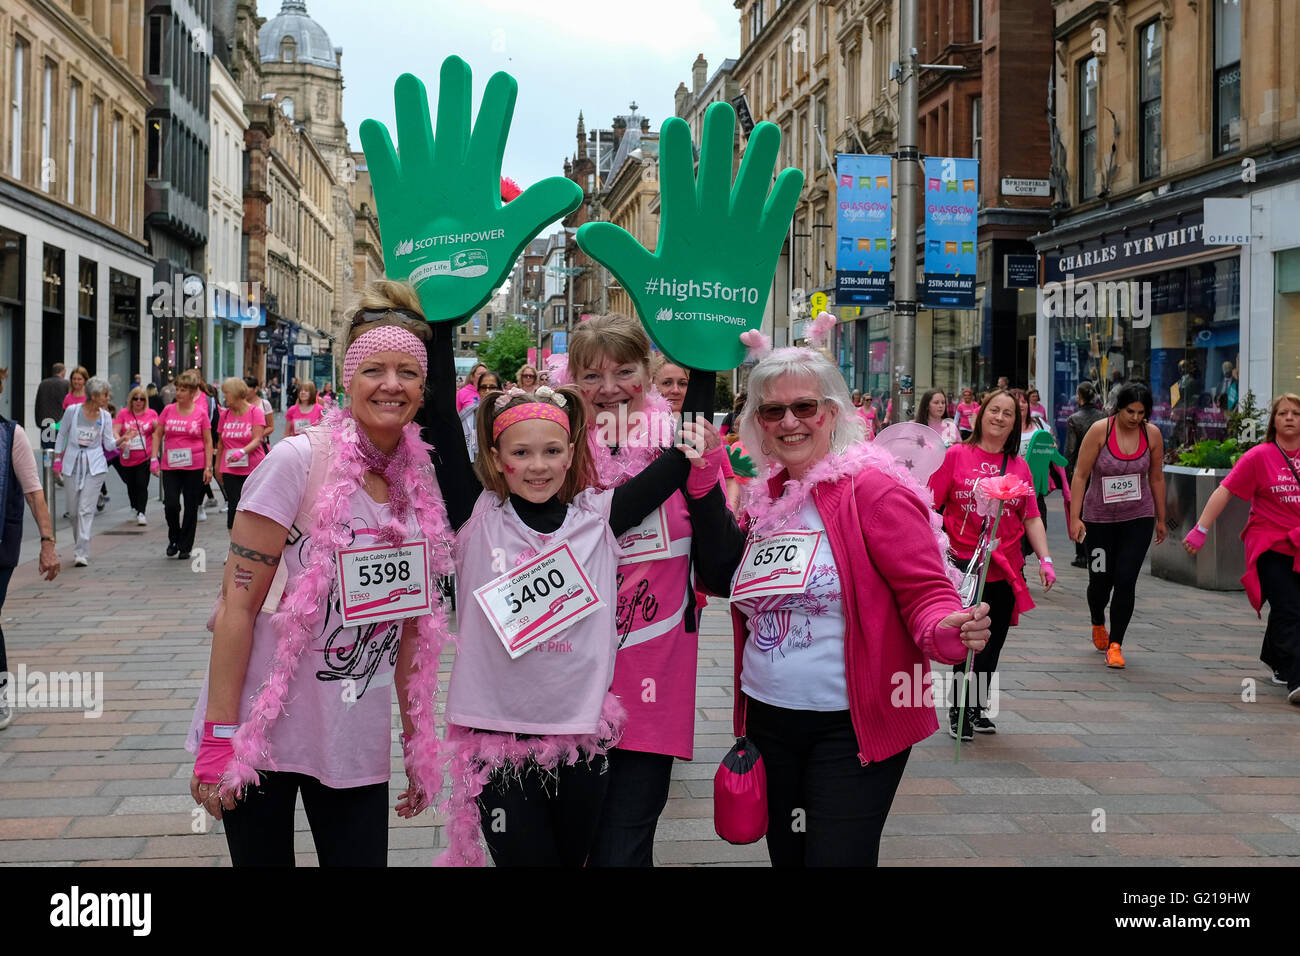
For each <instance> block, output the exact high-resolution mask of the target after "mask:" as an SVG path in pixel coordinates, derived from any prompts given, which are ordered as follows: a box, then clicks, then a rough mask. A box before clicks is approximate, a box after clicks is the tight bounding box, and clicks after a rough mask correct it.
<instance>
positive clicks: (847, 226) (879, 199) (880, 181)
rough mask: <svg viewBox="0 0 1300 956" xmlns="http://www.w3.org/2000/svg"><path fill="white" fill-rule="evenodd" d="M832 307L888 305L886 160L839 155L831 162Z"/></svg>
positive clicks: (890, 225)
mask: <svg viewBox="0 0 1300 956" xmlns="http://www.w3.org/2000/svg"><path fill="white" fill-rule="evenodd" d="M835 169H836V174H837V176H838V177H839V178H838V180H837V198H838V203H837V212H836V216H835V303H836V305H888V304H889V260H890V252H891V248H890V245H891V240H890V231H891V229H892V228H893V202H892V198H893V192H892V180H891V178H890V157H888V156H863V155H857V154H853V153H840V154H839V156H838V157H837V158H836V162H835Z"/></svg>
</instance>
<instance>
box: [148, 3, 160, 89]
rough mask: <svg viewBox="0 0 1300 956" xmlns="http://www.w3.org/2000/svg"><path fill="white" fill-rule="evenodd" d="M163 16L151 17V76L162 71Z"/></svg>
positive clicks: (149, 68)
mask: <svg viewBox="0 0 1300 956" xmlns="http://www.w3.org/2000/svg"><path fill="white" fill-rule="evenodd" d="M162 34H163V26H162V17H150V18H149V65H148V67H147V69H148V71H149V75H150V76H157V75H158V74H159V73H161V72H162Z"/></svg>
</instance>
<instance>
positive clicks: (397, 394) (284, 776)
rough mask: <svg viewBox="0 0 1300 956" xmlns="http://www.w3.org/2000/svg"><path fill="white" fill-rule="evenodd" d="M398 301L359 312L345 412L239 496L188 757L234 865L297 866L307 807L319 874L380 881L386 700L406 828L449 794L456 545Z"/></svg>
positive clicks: (421, 348) (293, 445) (269, 464)
mask: <svg viewBox="0 0 1300 956" xmlns="http://www.w3.org/2000/svg"><path fill="white" fill-rule="evenodd" d="M405 289H406V287H403V286H399V285H397V284H396V283H388V282H382V281H381V282H379V283H376V285H375V286H374V287H372V288H371V289H370V290H367V293H366V295H365V296H363V300H362V302H363V306H372V308H366V309H363V310H362V311H361V312H360V313H359V314H358V316H357V319H356V320H354V324H353V328H352V330H351V331H350V333H349V339H350V340H351V342H350V344H349V347H348V351H347V356H346V359H345V361H344V366H343V381H344V383H345V388H346V390H347V392H348V394H349V396H350V398H351V404H350V408H349V409H348V410H346V411H343V410H338V409H335V410H331V411H330V412H329V413H328V414H327V415H326V416H325V418H324V420H323V421H322V423H321V424H320V425H318V426H316V427H313V428H311V429H309V430H308V432H307V433H306V434H304V435H299V436H296V437H291V438H287V439H285V440H284V441H282V442H280V443H279V444H277V445H276V446H275V447H274V449H272V451H271V453H270V455H268V456H267V458H266V459H265V460H264V461H262V463H261V464H260V465H259V466H258V467H257V468H256V469H255V470H254V471H253V473H252V474H251V475H250V476H249V478H248V480H247V483H246V484H245V485H244V489H243V493H242V495H241V497H240V501H239V507H238V512H237V514H236V516H235V521H234V525H233V528H232V530H231V534H230V542H231V543H230V558H229V561H228V563H227V565H226V570H225V580H224V582H223V584H222V591H221V595H222V596H221V600H220V601H219V602H218V606H217V609H216V611H215V612H214V615H213V619H212V621H211V622H210V623H209V627H210V628H211V629H212V632H213V636H212V656H211V662H210V664H209V668H208V675H207V679H206V680H205V681H204V686H203V690H202V693H201V694H200V697H199V702H198V706H197V707H196V709H195V712H194V721H193V724H192V726H191V729H190V734H189V738H188V740H187V743H186V746H187V748H188V749H189V750H190V751H191V752H194V753H197V760H196V762H195V767H194V775H193V776H192V777H191V780H190V792H191V794H192V795H193V797H194V800H195V802H196V803H198V804H200V805H202V806H203V807H205V808H206V809H207V810H208V811H209V812H210V813H212V815H213V816H215V817H217V818H218V819H224V820H225V823H226V839H227V842H228V844H229V847H230V856H231V861H232V863H233V864H234V865H236V866H243V865H284V866H292V865H294V845H293V837H294V833H293V830H294V827H293V820H294V806H295V804H296V802H297V795H298V792H299V791H301V792H302V799H303V806H304V808H305V809H306V811H307V817H308V821H309V823H310V825H311V831H312V837H313V839H314V841H315V844H316V851H317V855H318V856H319V858H320V863H321V865H322V866H332V865H333V866H337V865H352V866H356V865H366V866H384V865H386V863H387V847H388V819H387V802H388V778H389V763H390V757H389V754H390V749H391V720H392V716H391V708H392V702H391V691H390V689H389V688H390V687H391V686H394V685H395V686H396V688H397V691H398V695H399V699H400V701H401V719H402V726H403V729H404V731H405V733H404V734H403V743H404V752H405V756H406V769H407V777H408V784H409V785H408V787H407V789H406V790H405V792H404V793H403V794H402V795H401V797H400V798H399V800H398V804H397V813H398V815H399V816H402V817H410V816H413V815H415V814H417V813H419V812H420V811H421V810H422V809H423V808H424V807H425V806H427V805H428V803H429V802H430V800H431V799H432V798H434V797H435V796H436V794H437V793H438V792H439V790H440V789H441V772H440V768H439V763H438V740H437V736H436V732H435V730H434V726H433V701H434V696H435V694H436V691H437V659H438V653H439V651H440V650H441V648H442V646H443V643H444V642H445V640H446V638H447V627H446V617H445V615H444V613H443V610H442V606H441V603H440V601H439V600H438V598H437V595H436V592H435V591H434V581H435V576H437V575H445V574H448V573H450V570H451V556H450V550H451V534H450V529H449V528H448V525H447V517H446V511H445V509H444V506H443V500H442V496H441V494H440V492H439V487H438V482H437V480H436V479H435V477H434V473H433V469H432V468H431V467H430V464H429V447H428V446H427V445H426V444H424V443H423V442H422V441H420V439H419V437H418V429H417V427H416V426H415V425H414V424H413V423H412V420H413V419H414V417H415V413H416V411H417V409H418V408H419V406H420V402H421V397H422V391H423V388H424V381H425V377H426V372H427V358H426V354H425V344H424V343H423V342H422V341H421V340H420V339H419V338H417V337H416V335H414V334H413V333H412V331H410V330H408V328H406V327H403V326H402V325H400V324H395V323H400V322H401V321H402V319H401V316H400V315H398V314H395V310H398V309H400V308H402V307H403V306H406V305H409V304H416V305H418V302H416V301H415V300H414V295H413V293H411V294H409V295H408V294H407V293H406V291H405ZM374 320H377V321H378V324H375V321H374ZM358 321H360V322H364V323H365V324H358ZM414 327H415V328H417V329H421V330H423V329H422V327H423V322H422V321H421V322H419V324H418V325H415V326H414Z"/></svg>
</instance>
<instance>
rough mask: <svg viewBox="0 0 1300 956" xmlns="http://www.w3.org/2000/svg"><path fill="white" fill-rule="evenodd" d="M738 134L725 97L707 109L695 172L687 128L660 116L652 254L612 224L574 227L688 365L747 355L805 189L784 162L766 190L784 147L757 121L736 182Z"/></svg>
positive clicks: (730, 361) (728, 363)
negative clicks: (746, 337) (746, 338)
mask: <svg viewBox="0 0 1300 956" xmlns="http://www.w3.org/2000/svg"><path fill="white" fill-rule="evenodd" d="M735 132H736V113H735V110H733V109H732V108H731V106H730V105H729V104H727V103H714V104H713V105H712V106H710V107H709V108H708V110H707V111H705V114H704V133H703V136H702V144H701V148H700V168H699V175H698V178H697V176H696V173H695V169H694V150H693V149H692V147H691V130H690V126H688V125H687V123H686V121H685V120H682V119H678V118H676V117H674V118H672V119H669V120H667V121H666V122H665V123H664V124H663V127H662V128H661V129H660V132H659V139H660V143H659V176H660V194H661V196H660V220H659V239H658V241H657V242H656V243H655V251H654V252H649V251H647V250H646V249H645V247H644V246H642V245H641V244H640V243H639V242H637V240H636V239H635V238H633V237H632V235H630V234H629V233H628V232H627V231H626V230H624V229H621V228H620V227H618V226H616V225H614V224H613V223H609V222H593V223H587V224H586V225H584V226H581V227H579V229H578V245H579V246H581V247H582V250H583V251H584V252H586V253H587V254H588V255H589V256H591V257H592V258H593V259H596V260H597V261H599V262H601V263H603V264H604V265H605V267H606V268H608V269H609V271H610V272H612V273H613V274H614V276H615V277H616V278H617V279H618V281H619V282H620V283H621V284H622V286H623V288H624V289H626V290H627V292H628V295H629V296H631V298H632V301H633V303H634V304H635V305H636V310H637V313H638V314H639V315H640V317H641V321H642V323H643V324H644V325H645V328H646V331H647V332H649V333H650V337H651V338H652V339H654V341H655V344H656V345H658V346H659V348H660V349H661V350H662V351H663V352H664V354H666V355H667V356H668V357H669V358H671V359H672V360H673V361H674V362H676V363H677V364H679V365H681V366H683V367H684V368H695V369H705V370H712V371H715V372H719V371H724V370H727V369H732V368H735V367H736V366H737V365H739V364H740V363H741V362H742V361H744V359H745V346H744V345H742V344H741V342H740V335H741V333H742V332H746V331H749V330H750V329H757V328H759V326H760V325H761V324H762V321H763V310H764V308H765V307H766V305H767V296H768V290H769V289H770V288H771V286H772V275H773V273H774V271H775V269H776V260H777V258H778V257H779V256H780V254H781V246H782V244H783V243H784V241H785V237H786V232H787V231H788V230H789V228H790V219H791V217H792V216H793V215H794V207H795V204H796V203H797V202H798V201H799V193H800V191H801V190H802V189H803V173H802V172H800V171H799V170H797V169H784V170H782V171H781V174H780V175H779V176H777V178H776V184H775V185H774V186H772V187H771V190H770V193H769V189H768V187H769V185H770V184H771V183H772V173H773V172H774V171H775V169H776V159H777V151H778V150H779V149H780V146H781V130H780V129H779V128H778V127H777V126H775V125H773V124H772V123H759V124H758V125H757V126H756V127H754V132H753V135H751V136H750V138H749V146H748V147H747V148H746V149H745V155H744V158H743V159H742V160H741V162H740V170H739V172H738V173H737V174H736V179H735V185H734V188H733V185H732V179H731V159H732V147H733V144H734V142H735Z"/></svg>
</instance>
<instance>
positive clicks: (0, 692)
mask: <svg viewBox="0 0 1300 956" xmlns="http://www.w3.org/2000/svg"><path fill="white" fill-rule="evenodd" d="M9 687H10V683H9V681H5V682H4V683H3V684H0V730H4V729H5V728H6V727H8V726H9V722H10V721H12V720H13V719H14V710H13V705H12V704H11V703H10V702H9Z"/></svg>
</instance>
